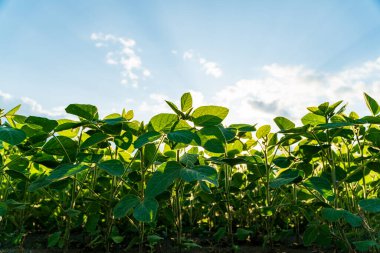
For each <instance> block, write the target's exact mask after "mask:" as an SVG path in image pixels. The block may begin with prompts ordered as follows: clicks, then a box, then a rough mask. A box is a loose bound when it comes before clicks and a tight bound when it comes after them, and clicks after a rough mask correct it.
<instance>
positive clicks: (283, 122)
mask: <svg viewBox="0 0 380 253" xmlns="http://www.w3.org/2000/svg"><path fill="white" fill-rule="evenodd" d="M274 122H275V123H276V125H277V126H278V128H280V130H281V131H284V130H289V129H292V128H294V127H295V126H296V125H295V124H294V123H293V122H292V121H290V120H288V119H287V118H285V117H276V118H274Z"/></svg>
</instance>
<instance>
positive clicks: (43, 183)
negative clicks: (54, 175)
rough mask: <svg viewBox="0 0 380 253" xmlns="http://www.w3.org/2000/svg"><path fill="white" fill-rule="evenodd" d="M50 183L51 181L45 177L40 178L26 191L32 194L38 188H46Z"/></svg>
mask: <svg viewBox="0 0 380 253" xmlns="http://www.w3.org/2000/svg"><path fill="white" fill-rule="evenodd" d="M51 183H52V181H51V180H50V179H48V177H47V176H45V175H44V176H41V177H39V178H38V179H37V180H35V181H33V182H32V183H31V184H30V185H29V187H28V191H30V192H34V191H37V190H38V189H40V188H43V187H45V186H48V185H50V184H51Z"/></svg>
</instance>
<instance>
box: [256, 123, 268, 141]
mask: <svg viewBox="0 0 380 253" xmlns="http://www.w3.org/2000/svg"><path fill="white" fill-rule="evenodd" d="M270 130H271V126H270V125H263V126H261V127H260V128H259V129H257V132H256V137H257V139H261V138H263V137H264V136H267V135H268V134H269V133H270Z"/></svg>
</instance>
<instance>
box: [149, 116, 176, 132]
mask: <svg viewBox="0 0 380 253" xmlns="http://www.w3.org/2000/svg"><path fill="white" fill-rule="evenodd" d="M176 121H178V116H177V115H175V114H171V113H160V114H157V115H155V116H153V118H152V119H151V120H150V124H152V127H153V129H154V131H156V132H162V131H164V132H165V131H168V130H170V127H171V126H172V125H173V124H174V123H175V122H176Z"/></svg>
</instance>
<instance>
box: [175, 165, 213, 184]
mask: <svg viewBox="0 0 380 253" xmlns="http://www.w3.org/2000/svg"><path fill="white" fill-rule="evenodd" d="M180 177H181V178H182V179H183V180H185V181H186V182H192V181H201V180H203V181H207V182H209V183H211V184H213V185H215V186H218V172H217V171H216V169H215V168H213V167H210V166H207V165H199V166H194V167H193V168H191V169H190V168H186V167H184V168H182V169H181V171H180Z"/></svg>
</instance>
